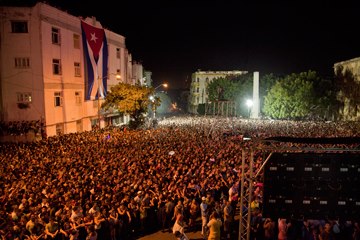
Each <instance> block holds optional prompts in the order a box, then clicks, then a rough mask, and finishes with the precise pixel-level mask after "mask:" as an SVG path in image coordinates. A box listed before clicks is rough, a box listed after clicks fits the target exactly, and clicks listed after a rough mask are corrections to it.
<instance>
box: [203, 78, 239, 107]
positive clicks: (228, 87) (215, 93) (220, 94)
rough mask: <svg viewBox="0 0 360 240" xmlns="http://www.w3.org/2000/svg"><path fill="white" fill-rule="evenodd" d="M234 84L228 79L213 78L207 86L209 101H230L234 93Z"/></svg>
mask: <svg viewBox="0 0 360 240" xmlns="http://www.w3.org/2000/svg"><path fill="white" fill-rule="evenodd" d="M236 89H237V86H236V83H234V82H233V81H231V80H230V79H228V78H215V79H214V80H213V81H212V82H211V83H209V84H208V86H207V89H206V91H207V93H208V97H209V101H222V100H231V99H233V98H234V95H235V93H236Z"/></svg>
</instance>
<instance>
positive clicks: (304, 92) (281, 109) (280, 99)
mask: <svg viewBox="0 0 360 240" xmlns="http://www.w3.org/2000/svg"><path fill="white" fill-rule="evenodd" d="M316 77H317V75H316V72H313V71H309V72H302V73H300V74H295V73H293V74H290V75H288V76H286V77H285V78H283V79H280V80H278V81H277V82H276V83H275V85H274V86H273V87H272V88H271V89H270V91H269V93H268V94H267V95H266V97H265V103H264V112H265V113H266V114H267V115H268V116H270V117H272V118H276V119H300V118H305V117H307V116H309V115H310V113H311V108H312V107H313V106H314V103H315V102H314V88H313V80H314V79H316Z"/></svg>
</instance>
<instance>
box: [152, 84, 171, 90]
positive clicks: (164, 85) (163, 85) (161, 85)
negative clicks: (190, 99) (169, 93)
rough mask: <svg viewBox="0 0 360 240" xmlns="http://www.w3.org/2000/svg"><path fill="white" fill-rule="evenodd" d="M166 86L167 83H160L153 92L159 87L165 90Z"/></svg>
mask: <svg viewBox="0 0 360 240" xmlns="http://www.w3.org/2000/svg"><path fill="white" fill-rule="evenodd" d="M167 86H168V84H167V83H162V84H160V85H159V86H157V87H156V88H154V90H156V89H158V88H159V87H164V88H167Z"/></svg>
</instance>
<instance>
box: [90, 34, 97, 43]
mask: <svg viewBox="0 0 360 240" xmlns="http://www.w3.org/2000/svg"><path fill="white" fill-rule="evenodd" d="M90 34H91V39H90V41H94V42H96V39H98V38H97V37H96V36H95V33H90Z"/></svg>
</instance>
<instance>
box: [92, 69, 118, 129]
mask: <svg viewBox="0 0 360 240" xmlns="http://www.w3.org/2000/svg"><path fill="white" fill-rule="evenodd" d="M110 75H114V76H115V78H116V80H120V79H121V75H120V74H119V73H110V74H109V76H110ZM109 76H104V77H100V76H98V77H97V82H98V91H97V103H98V106H97V107H98V109H97V113H98V127H99V129H100V128H101V125H100V119H101V115H100V109H101V105H100V100H101V99H104V96H105V93H104V90H102V89H103V87H104V86H103V85H100V83H101V81H102V80H104V79H107V78H109ZM100 90H102V93H103V94H102V96H101V95H100Z"/></svg>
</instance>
